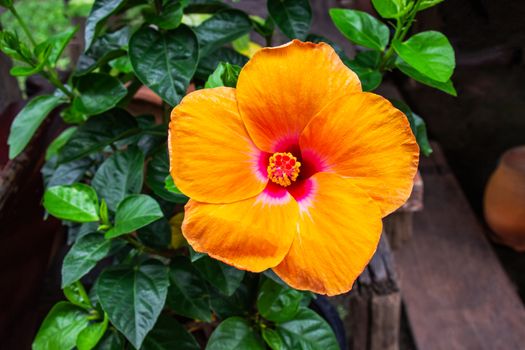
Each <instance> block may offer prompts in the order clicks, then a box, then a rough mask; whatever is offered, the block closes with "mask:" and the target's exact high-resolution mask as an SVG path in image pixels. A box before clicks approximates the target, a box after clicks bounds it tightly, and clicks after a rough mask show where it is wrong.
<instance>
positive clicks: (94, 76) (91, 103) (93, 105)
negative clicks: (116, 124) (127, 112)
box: [73, 73, 128, 116]
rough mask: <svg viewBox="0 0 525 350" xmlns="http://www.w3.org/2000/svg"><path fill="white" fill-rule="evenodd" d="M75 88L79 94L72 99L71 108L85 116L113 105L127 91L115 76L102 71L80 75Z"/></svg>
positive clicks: (105, 109) (103, 110)
mask: <svg viewBox="0 0 525 350" xmlns="http://www.w3.org/2000/svg"><path fill="white" fill-rule="evenodd" d="M76 89H77V90H78V92H79V95H78V96H77V97H76V98H75V99H74V100H73V108H75V109H76V110H77V111H78V112H80V113H82V114H84V115H87V116H90V115H95V114H100V113H102V112H105V111H107V110H108V109H111V108H113V107H115V106H116V105H117V103H118V102H119V101H120V100H121V99H122V98H124V96H126V93H127V92H128V90H127V89H126V88H125V87H124V85H123V84H122V83H121V82H120V81H119V80H118V79H117V78H114V77H112V76H110V75H107V74H102V73H89V74H86V75H83V76H81V77H80V78H78V81H77V84H76Z"/></svg>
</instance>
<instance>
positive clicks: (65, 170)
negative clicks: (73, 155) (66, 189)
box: [44, 157, 96, 187]
mask: <svg viewBox="0 0 525 350" xmlns="http://www.w3.org/2000/svg"><path fill="white" fill-rule="evenodd" d="M94 164H96V160H95V159H93V157H85V158H81V159H75V160H73V161H71V162H67V163H62V164H60V165H58V167H56V168H55V169H54V171H53V173H52V175H51V177H49V178H45V179H44V184H45V186H46V187H53V186H59V185H72V184H74V183H75V182H78V181H80V180H81V179H82V177H83V176H84V174H85V173H86V172H87V171H89V170H90V169H91V168H92V167H93V165H94Z"/></svg>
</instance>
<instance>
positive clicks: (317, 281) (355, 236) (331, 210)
mask: <svg viewBox="0 0 525 350" xmlns="http://www.w3.org/2000/svg"><path fill="white" fill-rule="evenodd" d="M307 181H310V182H311V187H310V188H311V190H310V193H308V194H306V195H305V196H304V197H303V199H302V200H300V201H299V208H300V214H299V231H298V233H297V237H296V238H295V240H294V241H293V243H292V247H291V248H290V251H289V252H288V255H286V257H285V258H284V260H283V262H282V263H281V264H279V265H278V266H277V267H275V268H274V271H275V272H276V273H277V275H279V277H281V278H282V279H283V280H284V281H285V282H286V283H288V284H289V285H290V286H292V287H294V288H296V289H304V290H310V291H313V292H316V293H319V294H328V295H336V294H341V293H344V292H347V291H348V290H350V289H351V288H352V285H353V283H354V281H355V279H356V278H357V277H358V276H359V275H360V274H361V272H362V271H363V269H364V268H365V266H366V265H367V264H368V262H369V261H370V259H371V258H372V256H373V254H374V252H375V250H376V247H377V244H378V243H379V237H380V235H381V228H382V222H381V213H380V211H379V208H378V207H377V205H376V204H375V202H374V200H373V199H371V198H370V197H369V196H368V195H367V194H366V192H364V191H363V190H361V189H360V188H359V187H357V186H355V185H354V184H353V183H352V180H351V179H346V178H343V177H341V176H339V175H337V174H332V173H317V174H315V175H313V176H312V177H311V178H310V179H308V180H307Z"/></svg>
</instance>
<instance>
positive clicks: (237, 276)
mask: <svg viewBox="0 0 525 350" xmlns="http://www.w3.org/2000/svg"><path fill="white" fill-rule="evenodd" d="M193 266H195V267H196V268H197V270H199V271H200V273H201V274H202V276H203V277H204V278H205V279H206V280H208V282H210V283H211V284H212V285H213V286H214V287H216V288H218V289H219V290H220V291H221V292H222V293H224V294H225V295H232V294H233V293H235V291H236V290H237V288H239V286H240V284H241V282H242V279H243V278H244V271H242V270H237V269H236V268H235V267H233V266H229V265H226V264H224V263H222V262H220V261H217V260H215V259H212V258H210V257H209V256H204V257H202V258H200V259H198V260H197V261H195V262H194V263H193Z"/></svg>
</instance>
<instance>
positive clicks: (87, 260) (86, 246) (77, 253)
mask: <svg viewBox="0 0 525 350" xmlns="http://www.w3.org/2000/svg"><path fill="white" fill-rule="evenodd" d="M110 248H111V241H109V240H107V239H105V238H104V235H103V234H101V233H98V232H95V233H90V234H88V235H86V236H83V237H81V238H79V239H78V241H76V242H75V244H73V246H72V247H71V249H70V250H69V252H68V253H67V255H66V256H65V258H64V262H63V264H62V288H64V287H65V286H67V285H69V284H71V283H73V282H75V281H78V280H79V279H81V278H82V277H83V276H84V275H85V274H87V273H88V272H89V271H91V269H92V268H93V267H95V265H96V264H97V263H98V262H99V261H100V260H102V259H103V258H105V257H106V256H107V255H108V253H109V250H110Z"/></svg>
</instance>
